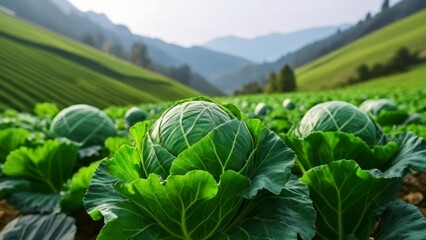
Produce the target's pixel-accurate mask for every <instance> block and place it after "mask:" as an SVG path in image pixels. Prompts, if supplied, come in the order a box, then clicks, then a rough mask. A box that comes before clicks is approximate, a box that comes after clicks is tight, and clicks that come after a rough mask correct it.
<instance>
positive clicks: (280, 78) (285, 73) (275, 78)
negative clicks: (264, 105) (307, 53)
mask: <svg viewBox="0 0 426 240" xmlns="http://www.w3.org/2000/svg"><path fill="white" fill-rule="evenodd" d="M295 90H296V77H295V74H294V72H293V70H292V69H291V68H290V66H289V65H287V64H286V65H285V66H284V67H283V68H282V69H281V70H280V72H279V74H278V75H277V74H275V73H274V72H271V74H270V75H269V78H268V82H267V84H266V85H265V92H267V93H272V92H292V91H295Z"/></svg>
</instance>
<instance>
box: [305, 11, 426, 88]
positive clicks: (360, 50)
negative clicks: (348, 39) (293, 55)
mask: <svg viewBox="0 0 426 240" xmlns="http://www.w3.org/2000/svg"><path fill="white" fill-rule="evenodd" d="M425 22H426V10H423V11H421V12H419V13H417V14H414V15H412V16H410V17H407V18H405V19H403V20H401V21H398V22H396V23H394V24H391V25H389V26H387V27H385V28H383V29H381V30H379V31H376V32H374V33H372V34H369V35H367V36H365V37H363V38H361V39H360V40H358V41H356V42H354V43H352V44H350V45H347V46H346V47H343V48H341V49H339V50H336V51H334V52H332V53H330V54H328V55H326V56H324V57H322V58H320V59H318V60H316V61H314V62H312V63H310V64H308V65H306V66H304V67H301V68H299V69H298V70H297V78H298V85H299V89H300V90H318V89H323V88H330V87H333V86H336V85H338V84H339V83H344V82H345V81H346V80H347V79H348V77H350V76H354V75H355V69H356V68H357V67H358V66H359V65H360V64H361V63H366V64H368V65H369V66H371V65H373V64H375V63H384V62H386V61H387V60H388V59H390V58H391V56H392V55H393V54H394V52H395V51H396V50H397V49H398V48H400V47H401V46H406V47H408V48H410V49H412V50H418V51H421V54H422V55H423V56H425V55H426V24H424V23H425Z"/></svg>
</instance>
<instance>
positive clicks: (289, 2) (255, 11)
mask: <svg viewBox="0 0 426 240" xmlns="http://www.w3.org/2000/svg"><path fill="white" fill-rule="evenodd" d="M68 1H69V2H71V3H72V4H74V5H75V6H76V7H77V8H78V9H80V10H83V11H88V10H93V11H95V12H98V13H99V12H103V13H105V14H106V15H108V17H109V18H110V19H111V20H112V21H113V22H114V23H120V24H124V25H126V26H128V27H129V28H130V29H131V30H132V31H133V32H134V33H137V34H140V35H144V36H148V37H157V38H160V39H162V40H165V41H168V42H172V43H177V44H180V45H184V46H191V45H200V44H203V43H205V42H207V41H209V40H211V39H213V38H216V37H221V36H226V35H235V36H239V37H246V38H251V37H255V36H259V35H265V34H269V33H272V32H281V33H286V32H291V31H295V30H300V29H304V28H310V27H318V26H330V25H340V24H343V23H355V22H356V21H358V20H359V19H360V18H361V17H364V16H365V15H366V14H367V12H369V11H371V12H377V11H378V10H379V9H380V6H381V4H382V2H383V0H68ZM392 2H395V1H392Z"/></svg>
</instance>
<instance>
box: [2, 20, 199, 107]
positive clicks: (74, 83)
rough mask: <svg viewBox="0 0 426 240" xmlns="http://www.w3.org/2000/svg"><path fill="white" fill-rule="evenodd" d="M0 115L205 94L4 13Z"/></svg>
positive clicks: (152, 100)
mask: <svg viewBox="0 0 426 240" xmlns="http://www.w3.org/2000/svg"><path fill="white" fill-rule="evenodd" d="M0 26H1V27H0V52H1V54H0V85H1V88H0V110H1V109H5V108H8V107H11V108H15V109H18V110H31V109H32V107H33V105H34V104H35V103H37V102H44V101H48V102H55V103H57V104H58V105H59V106H60V107H65V106H68V105H71V104H76V103H87V104H91V105H94V106H97V107H101V108H102V107H106V106H108V105H112V104H114V105H127V104H137V103H142V102H160V101H166V100H176V99H180V98H184V97H190V96H196V95H199V93H198V92H196V91H194V90H192V89H189V88H187V87H185V86H183V85H181V84H179V83H177V82H176V81H173V80H171V79H168V78H166V77H163V76H161V75H158V74H155V73H153V72H150V71H147V70H144V69H142V68H139V67H136V66H134V65H132V64H130V63H128V62H125V61H122V60H120V59H118V58H116V57H113V56H111V55H107V54H105V53H102V52H100V51H98V50H96V49H93V48H90V47H87V46H85V45H83V44H80V43H78V42H74V41H72V40H70V39H67V38H65V37H62V36H59V35H57V34H55V33H52V32H50V31H47V30H44V29H42V28H40V27H38V26H34V25H32V24H29V23H27V22H24V21H22V20H18V19H16V18H14V17H11V16H9V15H6V14H4V13H0Z"/></svg>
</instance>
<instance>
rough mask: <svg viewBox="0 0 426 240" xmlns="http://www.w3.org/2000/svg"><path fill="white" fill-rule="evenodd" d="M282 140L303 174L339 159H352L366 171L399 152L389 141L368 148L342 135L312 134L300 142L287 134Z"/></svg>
mask: <svg viewBox="0 0 426 240" xmlns="http://www.w3.org/2000/svg"><path fill="white" fill-rule="evenodd" d="M282 138H283V139H284V141H285V142H286V144H287V145H288V146H289V147H290V148H291V149H293V151H295V152H296V155H297V160H296V162H297V165H298V166H299V168H300V169H301V170H302V172H305V171H307V170H309V169H311V168H313V167H316V166H320V165H323V164H328V163H329V162H332V161H336V160H341V159H352V160H354V161H356V162H357V163H358V165H359V166H360V167H361V168H362V169H365V170H367V169H374V168H377V169H379V168H381V167H382V166H384V165H385V164H386V162H387V161H389V160H390V159H391V158H392V156H393V155H394V154H395V153H396V151H397V150H398V145H397V144H396V143H395V142H392V141H391V142H388V143H387V144H386V145H376V146H374V147H373V148H370V147H369V146H368V145H367V143H365V142H364V141H363V140H362V139H361V138H359V137H356V136H355V135H352V134H347V133H342V132H314V133H311V134H310V135H309V136H307V137H306V138H303V139H299V138H296V137H293V136H289V135H283V136H282Z"/></svg>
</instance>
